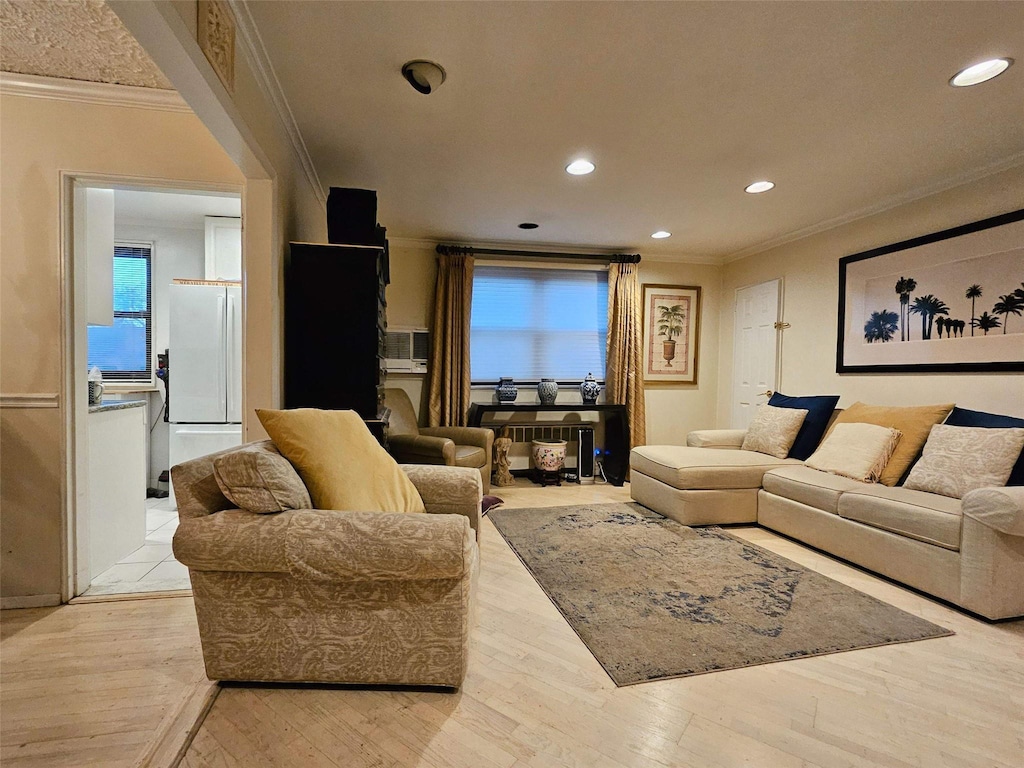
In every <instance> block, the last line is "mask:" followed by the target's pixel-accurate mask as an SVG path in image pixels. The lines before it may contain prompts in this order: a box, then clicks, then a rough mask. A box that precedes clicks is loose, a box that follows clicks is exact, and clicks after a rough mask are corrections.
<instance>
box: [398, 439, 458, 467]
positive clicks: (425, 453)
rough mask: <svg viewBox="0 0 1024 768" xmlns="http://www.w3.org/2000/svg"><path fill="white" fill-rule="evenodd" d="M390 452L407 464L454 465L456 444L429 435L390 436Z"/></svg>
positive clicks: (399, 460)
mask: <svg viewBox="0 0 1024 768" xmlns="http://www.w3.org/2000/svg"><path fill="white" fill-rule="evenodd" d="M388 452H389V453H390V454H391V455H392V456H394V457H395V461H398V462H400V463H406V464H454V463H455V443H454V442H452V441H451V440H449V439H448V438H445V437H433V436H429V435H389V436H388Z"/></svg>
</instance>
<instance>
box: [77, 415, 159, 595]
mask: <svg viewBox="0 0 1024 768" xmlns="http://www.w3.org/2000/svg"><path fill="white" fill-rule="evenodd" d="M146 418H147V408H146V401H145V400H137V401H129V402H123V401H112V402H111V401H108V402H105V403H104V404H102V405H93V406H90V407H89V416H88V419H89V421H88V433H89V436H88V445H89V461H88V466H89V475H88V482H89V491H88V495H89V521H88V529H89V542H90V543H89V575H90V578H95V577H96V576H98V575H99V574H101V573H102V572H103V571H105V570H107V568H109V567H110V566H112V565H114V564H115V563H117V562H118V561H119V560H121V559H123V558H125V557H127V556H128V555H130V554H131V553H132V552H134V551H135V550H137V549H138V548H139V547H141V546H142V545H143V544H145V543H146V428H147V424H146Z"/></svg>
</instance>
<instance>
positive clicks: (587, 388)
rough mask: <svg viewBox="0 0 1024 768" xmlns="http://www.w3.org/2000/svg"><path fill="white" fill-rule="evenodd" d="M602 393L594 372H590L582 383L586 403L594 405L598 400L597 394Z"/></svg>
mask: <svg viewBox="0 0 1024 768" xmlns="http://www.w3.org/2000/svg"><path fill="white" fill-rule="evenodd" d="M600 394H601V387H600V385H599V384H598V383H597V380H596V379H595V378H594V374H592V373H588V374H587V378H585V379H584V380H583V383H582V384H580V395H581V396H582V397H583V404H584V405H593V404H594V403H596V402H597V396H598V395H600Z"/></svg>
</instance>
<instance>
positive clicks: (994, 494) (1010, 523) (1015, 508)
mask: <svg viewBox="0 0 1024 768" xmlns="http://www.w3.org/2000/svg"><path fill="white" fill-rule="evenodd" d="M961 509H962V510H963V513H964V515H966V516H967V517H969V518H971V519H972V520H977V521H978V522H979V523H981V524H982V525H985V526H988V527H989V528H993V529H995V530H997V531H999V532H1000V533H1005V534H1008V535H1010V536H1024V486H1017V485H1010V486H1006V487H1005V488H978V489H977V490H974V491H971V492H970V493H968V494H967V495H966V496H964V498H963V500H962V504H961Z"/></svg>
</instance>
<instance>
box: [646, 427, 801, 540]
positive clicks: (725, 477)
mask: <svg viewBox="0 0 1024 768" xmlns="http://www.w3.org/2000/svg"><path fill="white" fill-rule="evenodd" d="M719 432H721V433H723V434H728V433H729V432H730V430H720V431H719ZM707 434H708V433H707V432H705V433H691V437H692V440H693V441H694V442H698V441H699V442H700V443H706V442H707ZM741 434H742V433H741ZM689 439H690V438H688V440H689ZM741 442H742V440H741ZM708 447H711V446H710V445H706V446H705V447H696V446H694V445H685V446H682V445H644V446H639V447H637V448H634V449H633V450H632V451H631V452H630V456H629V468H630V485H629V487H630V495H631V496H632V498H633V499H634V500H635V501H637V502H639V503H641V504H643V505H644V506H645V507H647V508H649V509H653V510H654V511H655V512H658V513H659V514H662V515H665V517H670V518H672V519H673V520H676V521H678V522H680V523H682V524H683V525H718V524H722V523H754V522H757V492H758V491H759V490H760V488H761V481H762V478H763V477H764V474H765V472H768V471H769V470H772V469H775V468H777V467H784V466H787V465H797V466H799V465H802V464H803V462H801V461H799V460H797V459H777V458H775V457H773V456H769V455H767V454H764V453H757V452H756V451H743V450H740V449H739V448H721V449H719V450H708V449H707V448H708Z"/></svg>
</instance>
